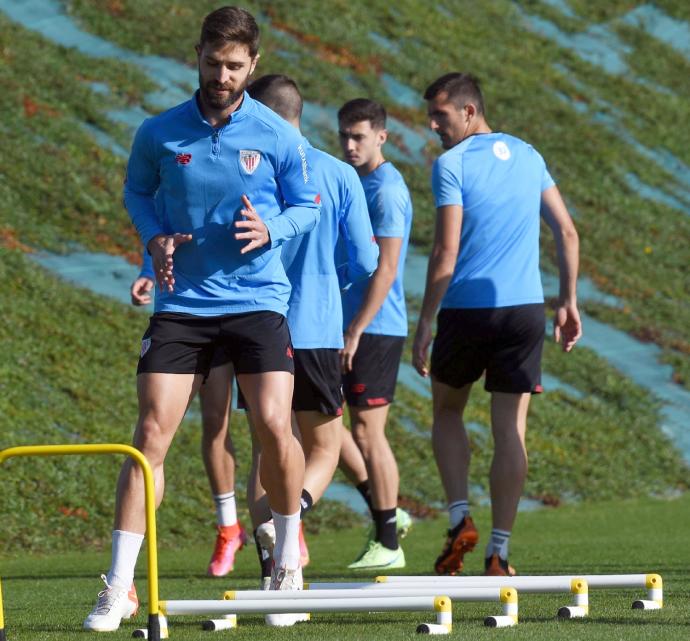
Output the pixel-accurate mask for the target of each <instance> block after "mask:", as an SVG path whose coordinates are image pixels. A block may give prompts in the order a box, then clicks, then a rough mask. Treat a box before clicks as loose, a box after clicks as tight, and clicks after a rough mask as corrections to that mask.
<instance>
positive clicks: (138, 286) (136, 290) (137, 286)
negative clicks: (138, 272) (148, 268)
mask: <svg viewBox="0 0 690 641" xmlns="http://www.w3.org/2000/svg"><path fill="white" fill-rule="evenodd" d="M152 289H153V279H152V278H149V277H148V276H140V277H139V278H137V279H136V280H135V281H134V282H133V283H132V286H131V287H130V288H129V295H130V296H131V298H132V305H136V306H137V307H140V306H141V305H148V304H149V303H150V302H151V295H150V293H149V292H150V291H151V290H152Z"/></svg>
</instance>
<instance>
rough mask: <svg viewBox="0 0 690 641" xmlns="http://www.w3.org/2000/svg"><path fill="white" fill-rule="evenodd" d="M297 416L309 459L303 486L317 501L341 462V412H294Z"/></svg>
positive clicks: (305, 455) (307, 459)
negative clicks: (339, 414)
mask: <svg viewBox="0 0 690 641" xmlns="http://www.w3.org/2000/svg"><path fill="white" fill-rule="evenodd" d="M295 416H296V419H297V425H298V426H299V431H300V434H301V436H302V447H303V449H304V457H305V459H306V468H305V472H304V489H305V490H307V492H309V494H310V495H311V497H312V499H313V501H314V503H316V501H318V500H319V499H320V498H321V497H322V496H323V493H324V492H325V491H326V488H327V487H328V484H329V483H330V482H331V480H332V479H333V474H334V473H335V470H336V467H337V466H338V457H339V455H340V439H341V434H342V432H343V421H342V418H341V417H340V416H335V417H334V416H328V415H326V414H322V413H321V412H295Z"/></svg>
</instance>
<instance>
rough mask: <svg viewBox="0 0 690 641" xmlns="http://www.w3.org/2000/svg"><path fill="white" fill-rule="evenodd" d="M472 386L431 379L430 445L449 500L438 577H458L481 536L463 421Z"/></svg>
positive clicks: (436, 563) (437, 567)
mask: <svg viewBox="0 0 690 641" xmlns="http://www.w3.org/2000/svg"><path fill="white" fill-rule="evenodd" d="M471 389H472V384H471V383H470V384H468V385H464V386H463V387H460V388H456V387H451V386H450V385H446V384H445V383H441V382H439V381H436V380H434V379H433V378H432V381H431V390H432V396H433V412H434V422H433V426H432V429H431V443H432V447H433V450H434V457H435V459H436V465H437V466H438V470H439V473H440V476H441V482H442V484H443V489H444V490H445V493H446V499H447V501H448V512H449V521H450V527H449V529H448V537H447V539H446V542H445V545H444V547H443V550H442V551H441V554H440V555H439V556H438V558H437V559H436V562H435V564H434V568H435V570H436V572H437V573H439V574H457V573H458V572H460V571H461V570H462V568H463V559H464V556H465V554H466V553H467V552H471V551H472V550H473V549H474V547H475V545H476V544H477V541H478V540H479V535H478V533H477V529H476V528H475V526H474V522H473V521H472V518H471V517H470V508H469V501H468V487H467V485H468V476H469V467H470V458H471V450H470V442H469V439H468V437H467V431H466V430H465V424H464V422H463V412H464V411H465V406H466V405H467V400H468V399H469V396H470V391H471Z"/></svg>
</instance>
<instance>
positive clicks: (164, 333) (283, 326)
mask: <svg viewBox="0 0 690 641" xmlns="http://www.w3.org/2000/svg"><path fill="white" fill-rule="evenodd" d="M228 362H232V364H233V366H234V370H235V374H261V373H263V372H290V373H291V374H292V373H294V362H293V350H292V341H291V339H290V330H289V329H288V324H287V320H286V319H285V316H282V315H281V314H278V313H277V312H270V311H259V312H247V313H243V314H226V315H224V316H194V315H192V314H178V313H169V312H163V313H157V314H154V315H153V316H151V319H150V321H149V327H148V329H147V330H146V332H145V333H144V336H143V338H142V341H141V355H140V357H139V366H138V368H137V374H142V373H151V372H163V373H168V374H203V375H204V378H206V377H207V376H208V373H209V370H210V369H211V366H212V365H215V366H217V365H219V364H222V363H228Z"/></svg>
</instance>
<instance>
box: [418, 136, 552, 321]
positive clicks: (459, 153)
mask: <svg viewBox="0 0 690 641" xmlns="http://www.w3.org/2000/svg"><path fill="white" fill-rule="evenodd" d="M431 184H432V189H433V192H434V199H435V202H436V207H443V206H445V205H460V206H461V207H462V208H463V209H462V229H461V234H460V250H459V252H458V258H457V263H456V265H455V270H454V272H453V276H452V278H451V281H450V284H449V286H448V290H447V291H446V294H445V296H444V298H443V300H442V302H441V308H493V307H509V306H512V305H526V304H530V303H541V302H543V301H544V292H543V289H542V284H541V276H540V273H539V222H540V208H541V194H542V192H543V191H544V190H545V189H548V188H549V187H552V186H553V185H554V184H555V183H554V181H553V179H552V178H551V176H550V174H549V172H548V170H547V169H546V164H545V163H544V159H543V158H542V157H541V155H540V154H539V153H538V152H537V151H536V150H535V149H534V148H533V147H532V146H531V145H528V144H527V143H526V142H524V141H522V140H520V139H519V138H515V137H514V136H510V135H508V134H504V133H488V134H475V135H473V136H470V137H469V138H466V139H465V140H463V141H462V142H460V143H458V144H457V145H456V146H455V147H453V148H452V149H449V150H448V151H446V152H445V153H444V154H442V155H441V156H439V158H437V159H436V162H435V163H434V167H433V171H432V179H431Z"/></svg>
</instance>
